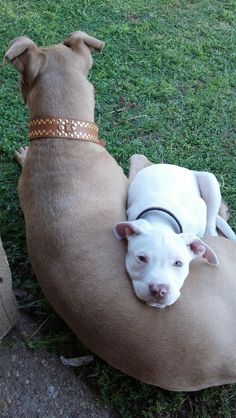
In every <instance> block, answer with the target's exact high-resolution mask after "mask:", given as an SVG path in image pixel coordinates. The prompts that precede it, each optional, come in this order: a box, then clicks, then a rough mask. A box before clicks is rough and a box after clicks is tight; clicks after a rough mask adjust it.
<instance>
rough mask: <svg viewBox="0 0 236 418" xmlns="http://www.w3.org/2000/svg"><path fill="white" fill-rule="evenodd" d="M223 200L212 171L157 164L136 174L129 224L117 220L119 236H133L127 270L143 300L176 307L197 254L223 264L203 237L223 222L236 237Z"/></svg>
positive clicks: (129, 241) (133, 183)
mask: <svg viewBox="0 0 236 418" xmlns="http://www.w3.org/2000/svg"><path fill="white" fill-rule="evenodd" d="M220 204H221V194H220V187H219V184H218V182H217V180H216V178H215V176H214V175H213V174H211V173H206V172H196V171H191V170H188V169H186V168H182V167H178V166H174V165H169V164H157V165H152V166H150V167H147V168H145V169H143V170H141V171H140V172H139V173H138V174H137V175H136V177H135V178H134V180H133V182H132V183H131V185H130V187H129V192H128V210H127V213H128V222H120V223H119V224H117V225H116V227H115V235H116V237H117V238H124V237H126V238H127V239H128V253H127V256H126V268H127V271H128V273H129V276H130V277H131V279H132V282H133V287H134V290H135V293H136V295H137V296H138V297H139V298H140V299H142V300H144V301H145V302H146V303H147V304H148V305H150V306H153V307H157V308H164V307H165V306H167V305H171V304H173V303H174V302H175V301H176V300H177V299H178V297H179V296H180V289H181V287H182V285H183V283H184V280H185V278H186V277H187V275H188V272H189V264H190V261H191V260H192V259H193V258H195V257H199V256H200V257H203V258H205V259H206V260H207V261H208V262H209V263H210V264H213V265H217V264H218V259H217V256H216V254H215V253H214V251H213V250H212V249H211V248H210V247H208V246H207V245H206V244H205V243H204V242H203V241H202V240H201V239H200V238H202V237H204V236H209V235H211V236H217V231H216V227H217V226H218V227H219V226H220V229H222V230H223V231H222V232H224V234H225V235H226V236H227V237H228V238H231V239H234V240H236V236H235V234H234V232H233V231H232V230H231V228H230V227H229V225H228V224H227V223H226V222H225V221H224V220H223V219H222V218H220V217H219V215H218V211H219V207H220ZM153 208H154V209H153ZM146 210H147V212H145V213H143V215H142V212H143V211H146ZM166 212H167V213H166ZM140 214H141V216H139V215H140ZM137 218H139V219H137Z"/></svg>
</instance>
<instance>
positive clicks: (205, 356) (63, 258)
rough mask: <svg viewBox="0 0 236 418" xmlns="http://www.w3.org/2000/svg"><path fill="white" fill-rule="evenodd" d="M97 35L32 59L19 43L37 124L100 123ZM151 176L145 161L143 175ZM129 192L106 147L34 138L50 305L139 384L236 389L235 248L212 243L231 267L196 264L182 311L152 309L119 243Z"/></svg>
mask: <svg viewBox="0 0 236 418" xmlns="http://www.w3.org/2000/svg"><path fill="white" fill-rule="evenodd" d="M88 38H89V37H88V35H86V36H85V35H84V34H81V33H80V32H79V33H77V34H73V36H72V39H71V41H70V38H69V40H68V39H67V40H66V41H65V42H64V44H65V45H69V46H70V48H68V46H65V45H62V44H60V45H56V46H54V47H51V48H38V47H36V46H35V44H33V46H32V44H31V43H30V42H29V40H27V42H26V44H27V45H25V46H26V48H25V49H24V48H23V49H24V52H23V53H22V54H23V55H20V56H18V55H16V56H14V55H15V53H13V52H14V51H13V50H12V49H11V48H13V47H14V44H15V42H18V41H17V40H15V41H13V43H12V45H11V47H10V50H9V51H8V52H7V53H6V56H7V57H8V58H9V59H10V60H11V61H12V63H13V64H14V65H15V66H16V68H17V69H18V70H20V72H21V77H22V80H23V83H24V86H25V87H24V96H25V99H26V101H27V104H28V107H29V112H30V117H31V118H34V117H41V116H64V117H70V118H74V119H76V118H78V119H82V120H88V121H93V120H94V98H93V88H92V85H91V84H90V83H89V82H88V81H87V79H86V75H87V71H88V69H89V67H90V66H91V64H92V61H91V55H90V49H89V47H88V46H87V45H88V44H89V39H88ZM24 39H25V38H24ZM85 39H86V41H85ZM19 42H21V41H19ZM22 42H23V43H24V41H22ZM31 42H32V41H31ZM70 42H71V44H70ZM86 42H87V44H86ZM98 42H99V41H98ZM98 45H100V46H101V45H102V44H101V43H100V44H99V43H98V44H97V43H96V46H94V42H93V45H92V43H91V48H92V49H93V48H94V47H95V48H96V47H97V46H98ZM18 47H19V46H18ZM18 51H19V50H18ZM17 53H18V52H17ZM34 57H35V58H34ZM34 59H35V62H34ZM18 60H20V62H19V61H18ZM34 64H35V65H34ZM35 74H37V76H35ZM145 164H150V162H148V160H145V163H144V165H145ZM140 168H142V161H141V160H139V161H138V163H137V165H136V160H135V158H134V159H133V160H132V164H131V176H134V175H135V172H137V170H138V169H140ZM127 187H128V180H127V179H126V177H125V176H124V174H123V172H122V170H121V168H120V167H119V166H118V165H117V163H116V162H115V160H114V159H113V158H112V157H111V156H110V155H109V154H108V153H107V152H106V151H105V150H104V149H103V148H102V147H100V146H99V145H96V144H92V143H84V142H82V141H67V140H61V139H56V140H50V139H44V140H34V141H32V143H31V144H30V147H29V152H28V156H27V158H26V161H25V164H24V166H23V171H22V175H21V178H20V182H19V195H20V201H21V205H22V209H23V211H24V215H25V221H26V234H27V243H28V250H29V254H30V257H31V260H32V266H33V269H34V271H35V273H36V275H37V278H38V281H39V283H40V285H41V287H42V289H43V291H44V293H45V295H46V297H47V299H48V300H49V302H50V303H51V304H52V306H53V307H54V309H55V310H56V311H57V312H58V313H59V314H60V315H61V316H62V317H63V318H64V320H65V321H66V322H67V323H68V324H69V325H70V327H71V328H72V329H73V330H74V331H75V332H76V334H77V335H78V336H79V338H80V339H81V340H82V341H83V342H84V343H85V344H86V345H87V346H88V347H89V348H90V349H91V350H92V351H94V352H95V353H96V354H97V355H99V356H100V357H102V358H103V359H104V360H106V361H107V362H108V363H110V364H111V365H113V366H114V367H116V368H118V369H119V370H121V371H123V372H125V373H128V374H129V375H131V376H134V377H136V378H137V379H140V380H142V381H144V382H147V383H152V384H154V385H158V386H161V387H163V388H166V389H170V390H186V391H190V390H197V389H201V388H204V387H207V386H211V385H220V384H223V383H232V382H235V381H236V353H235V349H234V346H235V341H236V328H235V318H236V280H235V267H236V266H235V260H236V245H235V243H233V242H230V241H229V240H225V239H223V238H209V239H208V240H207V242H208V243H209V244H210V245H211V246H212V247H213V248H214V249H215V251H216V253H217V255H218V257H219V259H220V265H219V267H212V266H209V265H208V264H207V263H205V262H204V261H198V262H194V263H193V264H192V267H191V273H190V277H189V278H188V280H187V281H186V284H185V285H184V287H183V290H182V296H181V298H180V299H179V300H178V302H177V303H176V304H174V305H173V306H171V307H170V308H166V309H164V310H163V311H161V310H157V309H152V308H150V307H148V306H146V305H145V304H144V303H142V302H141V301H140V300H138V299H137V298H136V297H135V296H134V293H133V290H132V288H131V284H130V282H129V279H128V277H127V275H126V272H125V268H124V256H125V244H124V243H123V242H118V241H117V240H116V239H115V238H114V237H113V234H112V229H113V226H114V225H115V223H116V222H118V221H121V220H123V219H124V217H125V205H126V194H127Z"/></svg>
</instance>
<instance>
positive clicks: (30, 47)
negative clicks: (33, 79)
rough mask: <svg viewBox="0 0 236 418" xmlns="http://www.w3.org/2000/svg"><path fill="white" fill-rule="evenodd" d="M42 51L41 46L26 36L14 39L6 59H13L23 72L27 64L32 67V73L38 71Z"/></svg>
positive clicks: (14, 63) (12, 61) (13, 62)
mask: <svg viewBox="0 0 236 418" xmlns="http://www.w3.org/2000/svg"><path fill="white" fill-rule="evenodd" d="M40 55H41V53H40V50H39V48H38V47H37V46H36V45H35V43H34V42H33V41H31V39H29V38H27V37H26V36H21V37H19V38H15V39H13V41H12V42H11V43H10V46H9V49H8V50H7V52H6V54H5V57H4V60H5V61H7V60H9V61H11V63H12V64H13V65H14V67H15V68H16V69H17V70H18V71H19V72H20V73H23V72H24V71H25V69H26V67H27V66H30V67H31V71H32V73H33V74H32V75H35V73H36V72H37V64H38V63H39V59H38V58H39V57H40Z"/></svg>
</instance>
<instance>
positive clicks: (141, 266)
mask: <svg viewBox="0 0 236 418" xmlns="http://www.w3.org/2000/svg"><path fill="white" fill-rule="evenodd" d="M114 234H115V236H116V238H118V239H122V238H127V240H128V251H127V255H126V260H125V264H126V269H127V272H128V274H129V276H130V278H131V279H132V284H133V287H134V291H135V293H136V295H137V297H138V298H140V299H142V300H144V301H145V302H146V303H147V304H148V305H149V306H153V307H155V308H165V307H166V306H167V305H172V304H173V303H174V302H175V301H176V300H177V299H178V298H179V296H180V289H181V287H182V286H183V283H184V280H185V279H186V277H187V275H188V273H189V264H190V261H191V260H192V259H193V258H195V257H203V258H204V259H206V260H207V261H208V263H210V264H213V265H217V264H218V259H217V256H216V254H215V252H214V251H213V250H212V249H211V248H210V247H209V246H208V245H206V244H205V243H204V242H203V241H202V240H201V239H200V238H198V237H197V236H196V235H195V234H190V233H182V234H176V233H174V232H172V231H159V230H158V228H157V227H155V226H152V225H151V224H150V223H149V222H147V221H145V220H144V219H139V220H137V221H132V222H119V223H118V224H117V225H116V226H115V229H114Z"/></svg>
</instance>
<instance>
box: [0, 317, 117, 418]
mask: <svg viewBox="0 0 236 418" xmlns="http://www.w3.org/2000/svg"><path fill="white" fill-rule="evenodd" d="M34 329H35V324H34V322H32V321H31V320H30V319H29V318H28V317H26V316H21V319H20V321H19V323H18V325H17V327H15V328H14V330H13V331H12V332H11V333H10V334H9V335H8V336H7V337H6V338H5V339H4V340H3V341H2V342H1V343H0V417H1V418H3V417H4V418H16V417H17V418H59V417H62V418H87V417H90V418H101V417H102V418H116V417H117V415H116V414H115V413H113V412H112V411H110V410H108V409H107V408H104V407H102V406H100V405H99V404H98V401H97V399H96V396H95V394H94V393H93V391H92V390H91V389H90V388H89V387H88V386H87V385H86V383H85V382H84V381H82V379H80V378H79V377H78V376H76V375H75V373H74V371H73V369H70V368H67V367H65V366H63V365H62V364H61V362H60V360H59V358H57V357H56V356H55V355H52V354H49V353H48V352H46V351H37V352H32V351H30V350H29V349H28V348H27V347H26V346H25V344H24V342H23V340H24V337H23V336H24V334H25V333H29V332H31V333H32V332H33V330H34Z"/></svg>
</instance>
